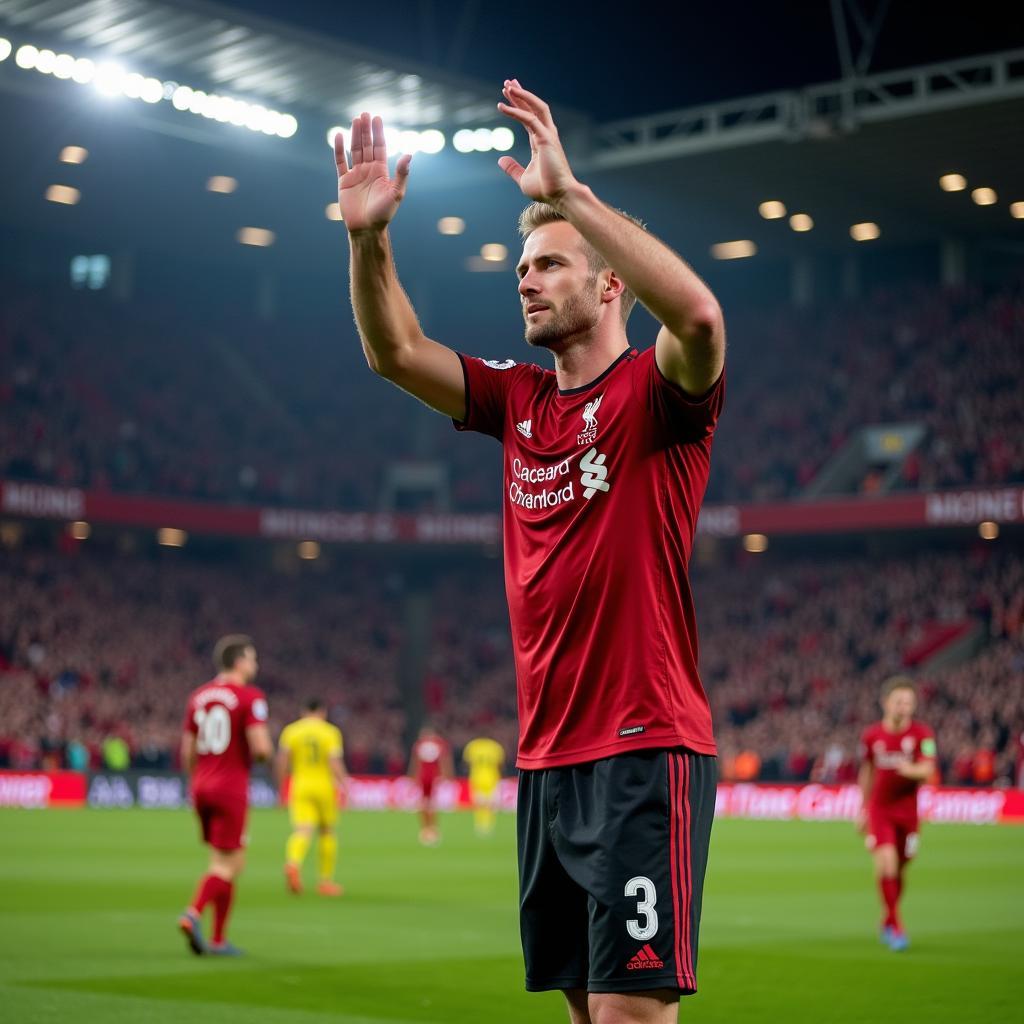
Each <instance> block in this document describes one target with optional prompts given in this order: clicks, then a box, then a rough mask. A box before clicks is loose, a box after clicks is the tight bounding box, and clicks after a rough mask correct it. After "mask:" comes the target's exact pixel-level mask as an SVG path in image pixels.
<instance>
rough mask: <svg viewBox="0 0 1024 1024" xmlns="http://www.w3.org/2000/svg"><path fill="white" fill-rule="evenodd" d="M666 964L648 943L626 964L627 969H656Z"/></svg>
mask: <svg viewBox="0 0 1024 1024" xmlns="http://www.w3.org/2000/svg"><path fill="white" fill-rule="evenodd" d="M664 966H665V961H664V960H662V959H661V957H659V956H658V954H657V953H655V952H654V950H653V949H651V944H650V943H648V944H647V945H646V946H644V947H643V949H641V950H640V951H639V952H638V953H637V954H636V956H634V957H633V959H632V960H630V961H629V963H628V964H626V970H627V971H656V970H661V969H662V968H663V967H664Z"/></svg>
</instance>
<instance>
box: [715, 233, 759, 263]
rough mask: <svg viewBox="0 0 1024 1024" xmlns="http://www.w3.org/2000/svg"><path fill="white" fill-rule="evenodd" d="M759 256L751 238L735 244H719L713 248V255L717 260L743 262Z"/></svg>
mask: <svg viewBox="0 0 1024 1024" xmlns="http://www.w3.org/2000/svg"><path fill="white" fill-rule="evenodd" d="M756 254H757V246H756V245H755V244H754V243H753V242H752V241H751V240H750V239H749V238H741V239H738V240H737V241H735V242H717V243H716V244H715V245H713V246H711V255H712V256H713V257H714V258H715V259H716V260H742V259H746V258H747V257H748V256H754V255H756Z"/></svg>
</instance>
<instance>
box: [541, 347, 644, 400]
mask: <svg viewBox="0 0 1024 1024" xmlns="http://www.w3.org/2000/svg"><path fill="white" fill-rule="evenodd" d="M634 352H636V349H635V348H633V346H632V345H630V347H629V348H627V349H626V350H625V351H624V352H622V353H621V354H620V355H618V356H616V357H615V361H614V362H613V363H612V364H611V366H609V367H608V369H606V370H605V371H604V372H603V373H601V374H599V375H598V376H597V377H595V378H594V379H593V380H592V381H590V383H589V384H581V385H580V386H579V387H578V388H559V389H558V393H559V394H560V395H562V396H563V397H564V396H566V395H580V394H582V393H583V392H584V391H589V390H590V388H592V387H594V385H595V384H600V383H601V381H603V380H604V379H605V377H607V376H608V374H609V373H611V372H612V370H614V369H615V367H616V366H618V365H619V363H621V362H622V361H623V360H624V359H626V358H628V357H629V355H630V354H631V353H634Z"/></svg>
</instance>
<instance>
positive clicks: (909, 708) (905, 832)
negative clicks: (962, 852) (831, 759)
mask: <svg viewBox="0 0 1024 1024" xmlns="http://www.w3.org/2000/svg"><path fill="white" fill-rule="evenodd" d="M881 703H882V712H883V714H882V721H881V722H878V723H876V724H875V725H872V726H869V727H868V728H867V729H865V730H864V734H863V735H862V736H861V741H860V757H861V767H860V775H859V776H858V779H857V781H858V783H859V785H860V791H861V795H862V798H863V808H862V810H861V812H860V818H859V821H858V828H859V829H860V831H861V832H863V833H864V835H865V837H866V839H865V842H866V845H867V848H868V849H869V850H870V851H871V855H872V856H873V857H874V860H875V877H876V878H877V879H878V888H879V891H880V892H881V895H882V905H883V907H884V909H885V917H884V919H883V921H882V941H883V942H884V943H885V944H886V945H887V946H888V947H889V948H890V949H893V950H897V951H899V950H904V949H906V948H907V946H908V945H909V944H910V943H909V940H908V939H907V936H906V933H905V932H904V931H903V923H902V922H901V920H900V915H899V901H900V896H901V894H902V891H903V875H904V871H905V869H906V866H907V864H908V862H909V861H910V860H911V858H912V857H913V856H914V854H915V853H916V852H917V790H918V787H919V786H920V785H921V783H922V782H925V781H927V780H928V779H930V778H931V777H932V775H934V773H935V735H934V733H932V731H931V729H929V728H928V726H926V725H922V724H921V723H920V722H915V721H914V720H913V717H914V709H915V708H916V706H917V694H916V692H915V690H914V684H913V681H912V680H910V679H909V678H907V677H906V676H894V677H893V678H892V679H890V680H889V681H888V682H886V684H885V686H883V687H882V701H881Z"/></svg>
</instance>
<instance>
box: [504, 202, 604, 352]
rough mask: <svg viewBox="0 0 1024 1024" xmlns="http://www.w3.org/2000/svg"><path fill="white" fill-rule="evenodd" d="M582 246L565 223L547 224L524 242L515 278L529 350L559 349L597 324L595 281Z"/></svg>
mask: <svg viewBox="0 0 1024 1024" xmlns="http://www.w3.org/2000/svg"><path fill="white" fill-rule="evenodd" d="M581 241H582V239H581V238H580V234H579V232H578V231H577V230H576V229H575V228H574V227H573V226H572V225H571V224H569V223H567V222H565V221H556V222H555V223H554V224H545V225H543V226H542V227H539V228H537V229H536V230H535V231H534V232H533V233H532V234H531V235H530V237H529V238H527V239H526V244H525V245H524V246H523V255H522V258H521V259H520V260H519V265H518V267H517V268H516V272H517V273H518V275H519V299H520V302H521V303H522V307H523V319H524V320H525V322H526V341H527V344H529V345H537V346H539V347H541V348H551V349H556V348H560V347H561V346H562V344H563V343H564V342H565V341H566V340H567V339H570V338H573V337H581V336H584V337H585V336H586V335H587V334H589V333H590V332H591V331H593V330H594V329H595V328H596V327H597V325H598V324H599V323H600V321H601V301H600V298H599V294H600V293H599V285H598V276H597V275H595V274H594V273H593V272H592V271H591V269H590V266H589V264H588V263H587V257H586V254H585V253H584V251H583V250H582V248H581Z"/></svg>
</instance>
